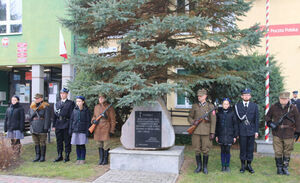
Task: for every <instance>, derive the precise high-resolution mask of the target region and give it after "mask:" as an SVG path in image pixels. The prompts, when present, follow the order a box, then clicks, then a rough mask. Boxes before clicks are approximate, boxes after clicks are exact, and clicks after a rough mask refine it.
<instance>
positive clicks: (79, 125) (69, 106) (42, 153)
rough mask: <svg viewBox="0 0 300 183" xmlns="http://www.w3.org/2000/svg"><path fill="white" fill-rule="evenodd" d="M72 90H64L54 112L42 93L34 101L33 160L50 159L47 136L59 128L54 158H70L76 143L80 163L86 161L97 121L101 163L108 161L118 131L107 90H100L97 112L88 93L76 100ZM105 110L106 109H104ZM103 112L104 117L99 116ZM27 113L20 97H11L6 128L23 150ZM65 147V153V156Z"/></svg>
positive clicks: (6, 117) (32, 107) (18, 148)
mask: <svg viewBox="0 0 300 183" xmlns="http://www.w3.org/2000/svg"><path fill="white" fill-rule="evenodd" d="M68 93H69V90H68V89H66V88H63V89H62V90H61V91H60V98H61V100H60V101H58V102H57V103H56V104H55V105H54V115H51V110H52V109H50V105H49V104H48V103H47V102H45V101H44V98H43V95H42V94H36V95H35V96H34V101H33V102H32V103H31V105H30V110H29V121H30V132H31V135H32V139H33V142H34V145H35V158H34V159H33V162H43V161H45V160H46V139H47V134H48V132H49V131H50V128H51V123H52V130H54V131H55V135H56V143H57V154H58V156H57V158H56V159H55V160H54V161H53V162H60V161H64V162H68V161H70V153H71V151H72V145H76V154H77V161H76V164H84V163H85V158H86V146H85V145H86V144H87V143H88V135H89V131H88V129H89V127H90V126H91V124H95V125H96V128H95V130H94V140H95V141H96V142H97V144H98V147H99V148H98V152H99V165H106V164H108V156H109V150H110V143H109V142H110V137H111V136H112V134H113V133H114V131H115V125H116V119H115V111H114V109H113V108H112V107H110V106H111V105H109V103H108V101H107V99H106V98H107V97H106V95H105V94H99V104H97V105H96V106H95V108H94V113H93V115H92V114H91V112H90V110H89V109H88V106H87V105H86V103H85V97H83V96H77V97H76V104H75V103H74V102H73V101H72V100H69V99H68ZM104 111H105V112H104ZM99 115H102V117H101V118H100V119H99V120H96V119H97V117H98V116H99ZM24 124H25V113H24V109H23V107H22V106H21V105H20V104H19V97H18V96H13V97H12V98H11V105H10V107H9V108H8V109H7V111H6V116H5V123H4V131H5V132H7V138H10V139H11V145H12V147H13V149H16V151H17V152H18V153H20V149H21V143H20V139H23V138H24V130H25V127H24ZM63 151H65V157H64V156H63Z"/></svg>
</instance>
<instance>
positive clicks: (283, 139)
mask: <svg viewBox="0 0 300 183" xmlns="http://www.w3.org/2000/svg"><path fill="white" fill-rule="evenodd" d="M289 97H290V93H289V92H282V93H280V95H279V102H277V103H276V104H273V105H272V106H271V108H270V110H269V111H268V113H267V115H266V117H265V118H266V121H267V124H268V126H270V127H272V134H273V148H274V151H275V162H276V167H277V174H279V175H283V174H285V175H289V174H290V173H289V171H288V166H289V162H290V157H291V152H292V150H293V148H294V134H296V135H299V133H300V117H299V112H298V110H297V108H296V107H295V106H294V105H291V104H290V102H289ZM285 115H287V116H286V117H284V118H282V117H283V116H285ZM281 118H282V120H280V119H281Z"/></svg>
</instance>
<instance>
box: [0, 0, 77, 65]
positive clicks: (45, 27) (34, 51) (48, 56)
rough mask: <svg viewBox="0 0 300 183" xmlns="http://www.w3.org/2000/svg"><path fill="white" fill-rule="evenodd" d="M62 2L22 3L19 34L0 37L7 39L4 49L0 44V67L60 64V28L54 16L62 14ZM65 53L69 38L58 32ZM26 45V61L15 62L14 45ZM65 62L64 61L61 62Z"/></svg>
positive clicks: (69, 49) (15, 49)
mask: <svg viewBox="0 0 300 183" xmlns="http://www.w3.org/2000/svg"><path fill="white" fill-rule="evenodd" d="M65 2H66V1H61V0H51V1H36V0H23V3H22V5H23V9H22V10H23V13H22V26H23V33H22V34H20V35H0V40H2V38H3V37H7V38H8V39H9V45H8V47H3V46H2V45H0V66H7V65H13V66H18V65H32V64H50V65H55V64H62V63H64V59H63V58H62V57H60V56H59V51H58V49H59V28H60V27H62V26H61V24H60V23H59V21H58V17H64V16H65V14H66V11H65V8H66V4H65ZM62 33H63V36H64V39H65V42H66V47H67V52H68V54H70V53H71V45H72V35H71V33H70V32H69V31H68V30H66V29H62ZM22 42H26V43H27V47H28V48H27V49H28V51H27V54H28V56H27V62H26V63H18V62H17V44H18V43H22ZM65 62H67V61H65Z"/></svg>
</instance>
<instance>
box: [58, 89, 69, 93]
mask: <svg viewBox="0 0 300 183" xmlns="http://www.w3.org/2000/svg"><path fill="white" fill-rule="evenodd" d="M60 92H61V93H69V90H68V89H67V88H63V89H61V90H60Z"/></svg>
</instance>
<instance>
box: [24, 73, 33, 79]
mask: <svg viewBox="0 0 300 183" xmlns="http://www.w3.org/2000/svg"><path fill="white" fill-rule="evenodd" d="M25 80H32V73H31V72H25Z"/></svg>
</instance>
